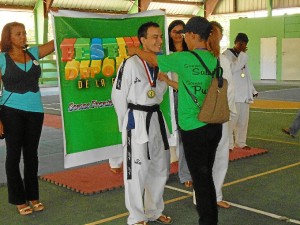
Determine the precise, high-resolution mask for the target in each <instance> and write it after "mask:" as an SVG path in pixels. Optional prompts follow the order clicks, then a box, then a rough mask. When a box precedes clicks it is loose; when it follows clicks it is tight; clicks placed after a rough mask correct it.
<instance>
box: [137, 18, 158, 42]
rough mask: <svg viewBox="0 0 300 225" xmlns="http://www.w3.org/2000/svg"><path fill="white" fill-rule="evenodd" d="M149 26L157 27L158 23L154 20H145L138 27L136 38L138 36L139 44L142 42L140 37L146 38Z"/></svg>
mask: <svg viewBox="0 0 300 225" xmlns="http://www.w3.org/2000/svg"><path fill="white" fill-rule="evenodd" d="M149 27H159V25H158V23H155V22H147V23H144V24H142V25H141V26H140V27H139V29H138V38H139V41H140V43H141V44H142V42H141V38H142V37H144V38H147V31H148V29H149Z"/></svg>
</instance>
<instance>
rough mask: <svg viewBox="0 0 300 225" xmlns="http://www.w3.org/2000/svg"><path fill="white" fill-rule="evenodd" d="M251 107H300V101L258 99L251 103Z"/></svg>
mask: <svg viewBox="0 0 300 225" xmlns="http://www.w3.org/2000/svg"><path fill="white" fill-rule="evenodd" d="M250 108H251V109H299V108H300V102H287V101H274V100H261V99H256V100H255V101H254V103H253V104H251V105H250Z"/></svg>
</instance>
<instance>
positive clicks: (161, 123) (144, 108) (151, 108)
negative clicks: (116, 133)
mask: <svg viewBox="0 0 300 225" xmlns="http://www.w3.org/2000/svg"><path fill="white" fill-rule="evenodd" d="M128 108H129V109H133V110H138V111H144V112H147V116H146V130H147V134H149V127H150V121H151V117H152V114H153V113H154V112H157V115H158V122H159V127H160V132H161V136H162V139H163V142H164V146H165V150H168V149H169V143H168V137H167V132H166V127H165V122H164V118H163V115H162V112H161V111H160V108H159V105H153V106H145V105H134V104H132V103H129V104H128ZM128 136H130V137H131V131H128V134H127V137H128ZM128 144H130V146H127V179H131V163H132V161H131V140H127V145H128ZM128 151H130V152H128ZM147 156H148V159H150V154H149V148H148V143H147ZM129 171H130V174H129V173H128V172H129Z"/></svg>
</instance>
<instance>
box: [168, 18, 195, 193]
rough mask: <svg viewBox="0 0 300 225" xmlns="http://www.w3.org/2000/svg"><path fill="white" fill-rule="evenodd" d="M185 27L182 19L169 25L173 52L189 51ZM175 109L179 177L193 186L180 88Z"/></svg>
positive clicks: (170, 44) (176, 95)
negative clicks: (181, 123)
mask: <svg viewBox="0 0 300 225" xmlns="http://www.w3.org/2000/svg"><path fill="white" fill-rule="evenodd" d="M184 27H185V23H184V22H183V21H182V20H174V21H172V22H171V23H170V25H169V27H168V33H169V49H170V51H171V52H181V51H187V50H188V47H187V45H186V43H185V41H184V38H183V36H182V34H181V31H182V30H183V28H184ZM172 80H174V81H178V75H177V74H176V73H172ZM173 95H174V109H175V119H176V124H177V127H178V128H177V133H178V141H177V146H176V148H177V151H178V177H179V181H180V183H183V184H184V186H186V187H189V188H190V187H192V186H193V182H192V177H191V174H190V171H189V168H188V166H187V163H186V159H185V155H184V150H183V144H182V140H181V134H180V128H179V126H178V90H177V89H174V92H173Z"/></svg>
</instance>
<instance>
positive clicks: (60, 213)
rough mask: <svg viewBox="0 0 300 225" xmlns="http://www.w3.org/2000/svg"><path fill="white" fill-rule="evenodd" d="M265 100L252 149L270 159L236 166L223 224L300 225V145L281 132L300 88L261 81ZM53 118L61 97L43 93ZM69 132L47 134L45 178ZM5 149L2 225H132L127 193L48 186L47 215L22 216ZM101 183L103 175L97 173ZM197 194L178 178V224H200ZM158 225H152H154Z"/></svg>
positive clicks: (174, 206)
mask: <svg viewBox="0 0 300 225" xmlns="http://www.w3.org/2000/svg"><path fill="white" fill-rule="evenodd" d="M255 87H256V88H257V90H258V91H259V98H258V100H257V101H256V103H255V104H254V105H252V108H251V112H250V122H249V131H248V145H250V146H253V147H257V148H263V149H267V150H268V151H269V152H268V153H267V154H263V155H259V156H255V157H251V158H246V159H242V160H237V161H234V162H230V164H229V170H228V173H227V176H226V181H225V185H224V188H223V194H224V199H225V200H227V201H229V202H230V203H231V204H232V207H231V208H230V209H219V225H284V224H300V179H299V178H300V138H299V134H298V135H297V137H296V138H291V137H289V136H287V135H285V134H283V133H282V132H281V128H283V127H287V126H289V125H290V123H291V122H292V121H293V119H294V118H295V116H296V113H297V111H298V109H299V108H300V82H280V83H278V82H258V83H255ZM43 93H44V97H43V102H44V107H45V109H46V113H51V114H60V112H59V104H58V101H59V98H58V96H57V92H56V91H55V89H54V91H53V90H52V89H48V88H45V89H43ZM62 143H63V140H62V130H61V129H59V128H52V127H44V129H43V133H42V139H41V143H40V162H41V163H40V164H41V165H40V174H45V173H50V172H55V171H61V170H63V164H62V156H63V153H62V152H63V144H62ZM4 161H5V146H4V143H3V141H1V142H0V184H1V185H0V203H1V204H0V224H1V225H47V224H49V225H83V224H89V225H92V224H93V225H97V224H104V225H125V224H126V217H127V210H126V208H125V205H124V193H123V192H124V190H123V188H119V189H115V190H111V191H107V192H104V193H99V194H94V195H82V194H80V193H76V192H74V191H71V190H68V189H66V188H64V187H60V186H57V185H55V184H52V183H49V182H46V181H43V180H40V196H41V201H42V202H43V203H44V204H45V206H46V210H45V211H44V212H40V213H34V214H32V215H30V216H25V217H22V216H20V215H18V214H17V211H16V209H15V207H14V206H12V205H10V204H8V203H7V187H6V177H5V172H4ZM95 176H97V174H95ZM191 191H192V190H191V189H188V188H185V187H184V186H183V185H182V184H180V183H179V180H178V177H177V175H172V176H171V177H170V179H169V181H168V183H167V186H166V189H165V195H164V200H165V203H166V205H165V213H166V214H168V215H170V216H172V217H173V219H174V223H173V224H175V225H196V224H197V218H198V217H197V214H196V210H195V208H194V205H193V203H192V196H191ZM152 224H153V225H155V224H156V223H154V222H152V223H150V225H152Z"/></svg>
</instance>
